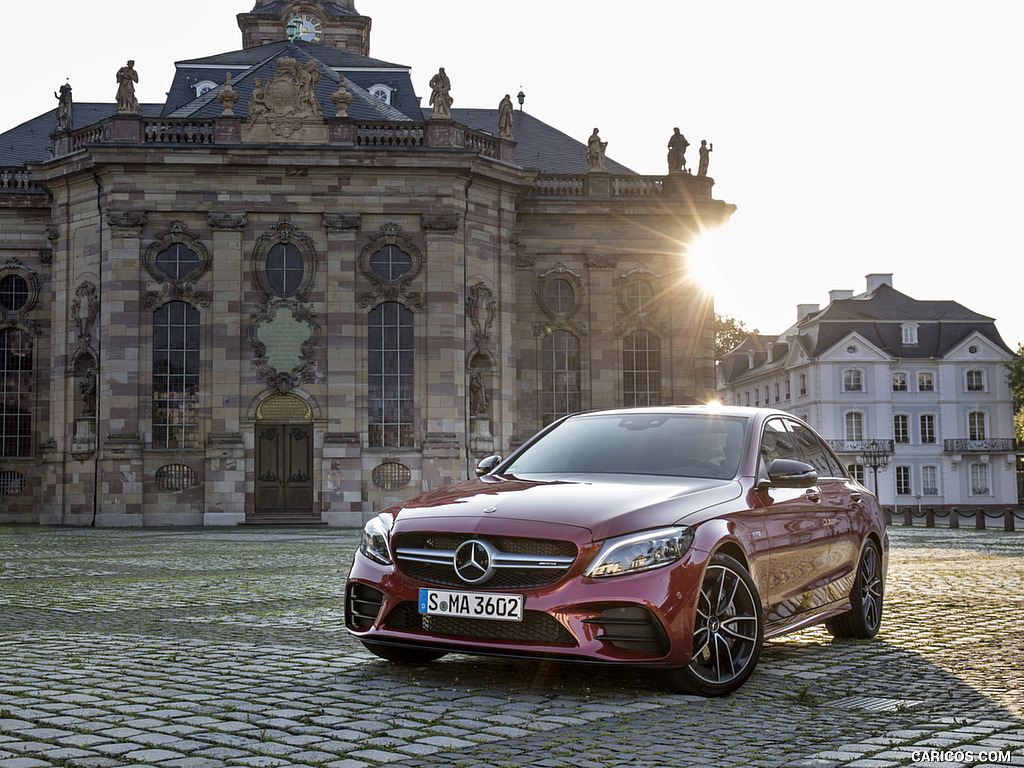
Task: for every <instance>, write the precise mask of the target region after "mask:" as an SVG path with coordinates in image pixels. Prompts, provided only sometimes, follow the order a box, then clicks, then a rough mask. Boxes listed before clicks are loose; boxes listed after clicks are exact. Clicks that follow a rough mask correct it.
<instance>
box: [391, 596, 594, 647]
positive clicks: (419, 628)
mask: <svg viewBox="0 0 1024 768" xmlns="http://www.w3.org/2000/svg"><path fill="white" fill-rule="evenodd" d="M384 624H385V627H386V628H387V629H401V630H412V631H414V632H429V633H430V634H433V635H447V636H449V637H460V638H473V639H476V640H503V641H507V642H510V643H551V644H556V645H576V640H575V638H573V636H572V635H571V634H570V633H569V631H568V630H567V629H566V628H565V627H563V626H562V625H561V624H560V623H559V622H558V621H557V620H556V619H555V618H553V617H551V616H549V615H548V614H546V613H540V612H539V611H526V612H525V613H524V614H523V620H522V621H494V620H489V619H465V618H459V617H456V616H424V615H423V614H421V613H420V612H419V611H418V610H417V606H416V603H412V602H405V603H400V604H399V605H398V607H397V608H395V610H393V611H392V612H391V613H390V614H389V615H388V617H387V620H386V621H385V623H384Z"/></svg>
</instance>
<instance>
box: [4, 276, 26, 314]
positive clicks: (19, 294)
mask: <svg viewBox="0 0 1024 768" xmlns="http://www.w3.org/2000/svg"><path fill="white" fill-rule="evenodd" d="M27 303H28V280H26V279H25V278H24V277H22V276H21V275H4V277H3V278H2V279H0V306H2V307H3V308H4V309H6V310H7V311H8V312H19V311H20V310H21V309H22V308H23V307H24V306H25V305H26V304H27Z"/></svg>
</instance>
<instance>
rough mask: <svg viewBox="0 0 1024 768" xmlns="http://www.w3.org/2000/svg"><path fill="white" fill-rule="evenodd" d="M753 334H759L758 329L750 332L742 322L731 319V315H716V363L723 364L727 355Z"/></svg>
mask: <svg viewBox="0 0 1024 768" xmlns="http://www.w3.org/2000/svg"><path fill="white" fill-rule="evenodd" d="M752 333H757V329H756V328H755V329H754V330H750V329H748V328H747V326H745V325H744V324H743V321H742V320H737V319H736V318H735V317H729V315H720V314H718V313H717V312H716V313H715V362H716V363H717V362H721V360H722V358H723V357H725V353H726V352H728V351H730V350H731V349H733V348H735V346H736V345H737V344H739V343H740V342H741V341H743V340H744V339H745V338H747V336H749V335H750V334H752Z"/></svg>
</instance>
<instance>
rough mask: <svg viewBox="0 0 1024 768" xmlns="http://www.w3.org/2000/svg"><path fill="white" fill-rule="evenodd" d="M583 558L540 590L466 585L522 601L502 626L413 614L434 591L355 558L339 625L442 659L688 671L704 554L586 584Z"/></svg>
mask: <svg viewBox="0 0 1024 768" xmlns="http://www.w3.org/2000/svg"><path fill="white" fill-rule="evenodd" d="M586 554H587V553H581V556H580V557H579V558H578V559H577V562H576V565H574V566H573V568H572V569H571V570H570V571H569V573H568V574H567V575H566V576H565V577H564V578H562V579H561V580H559V581H558V582H557V583H555V584H552V585H551V586H549V587H545V588H542V589H520V590H516V589H510V590H487V589H486V585H484V586H483V587H482V588H479V587H468V586H467V588H466V589H467V591H474V592H480V591H485V592H493V593H494V594H497V595H500V594H509V593H516V594H522V595H523V596H524V598H525V600H524V615H523V620H522V621H520V622H509V621H495V620H490V619H477V618H461V617H442V616H426V615H423V614H420V613H419V610H418V598H419V589H420V587H436V586H437V585H435V584H430V583H426V582H423V581H417V580H414V579H412V578H410V577H408V576H407V575H406V574H404V573H403V572H402V571H401V570H400V569H399V568H397V567H395V566H386V565H381V564H379V563H376V562H374V561H372V560H370V559H368V558H366V557H364V556H363V555H361V554H358V553H357V554H356V556H355V561H354V562H353V565H352V571H351V573H350V575H349V580H348V584H347V585H346V590H345V623H346V626H347V628H348V630H349V631H350V632H351V633H352V634H353V635H354V636H356V637H358V638H360V639H364V640H369V641H372V642H375V643H387V644H394V645H406V646H415V647H420V648H431V649H435V650H444V651H448V652H461V653H470V654H483V655H498V656H517V657H521V656H528V657H545V658H562V659H566V660H574V661H590V662H604V663H613V664H624V663H632V664H640V665H648V666H666V665H667V666H682V665H685V664H688V663H689V661H690V650H691V643H692V638H693V626H694V606H695V601H696V596H697V593H698V591H699V587H700V582H701V578H702V576H703V573H704V567H705V565H706V562H705V560H706V557H707V555H705V554H704V553H701V552H698V551H696V550H693V549H691V550H690V551H689V552H687V553H686V555H685V556H684V557H683V558H682V559H681V560H679V561H677V562H675V563H673V564H672V565H669V566H666V567H664V568H660V569H657V570H653V571H648V572H645V573H638V574H631V575H626V576H616V577H611V578H603V579H590V578H586V577H584V576H583V575H582V570H583V566H582V563H584V562H589V560H590V557H588V556H586Z"/></svg>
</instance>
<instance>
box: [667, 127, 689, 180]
mask: <svg viewBox="0 0 1024 768" xmlns="http://www.w3.org/2000/svg"><path fill="white" fill-rule="evenodd" d="M688 146H690V142H688V141H687V140H686V137H685V136H683V134H681V133H680V132H679V129H678V128H676V129H675V133H673V134H672V138H670V139H669V140H668V172H669V173H682V172H683V170H685V168H686V148H687V147H688Z"/></svg>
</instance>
